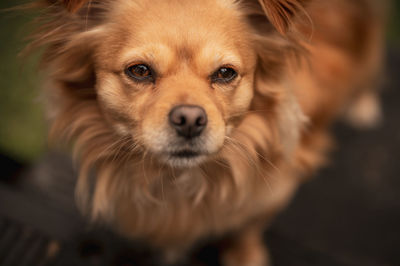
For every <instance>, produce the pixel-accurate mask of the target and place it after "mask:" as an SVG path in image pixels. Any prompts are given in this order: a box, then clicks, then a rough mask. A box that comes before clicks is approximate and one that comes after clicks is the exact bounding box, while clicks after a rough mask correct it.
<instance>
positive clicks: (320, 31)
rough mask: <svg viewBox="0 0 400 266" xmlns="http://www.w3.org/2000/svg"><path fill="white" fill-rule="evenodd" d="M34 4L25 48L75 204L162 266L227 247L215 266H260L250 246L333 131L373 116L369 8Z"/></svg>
mask: <svg viewBox="0 0 400 266" xmlns="http://www.w3.org/2000/svg"><path fill="white" fill-rule="evenodd" d="M41 3H42V4H44V5H45V7H46V8H45V9H44V12H43V16H42V22H43V23H42V26H41V27H40V29H39V33H38V34H37V35H36V36H35V40H34V42H33V45H34V46H45V47H46V50H45V53H44V55H43V60H44V62H45V63H46V65H45V66H46V73H48V77H49V79H48V86H47V89H46V91H45V95H46V96H48V102H49V108H48V110H49V114H50V116H51V119H52V121H53V127H52V136H55V137H57V139H63V140H64V141H68V142H72V143H73V145H74V153H75V155H76V156H77V157H78V158H79V160H80V162H81V172H80V176H79V179H78V186H77V196H78V199H79V202H80V204H81V205H82V207H83V208H84V209H85V210H86V211H88V212H90V214H91V217H93V219H96V220H98V219H100V220H105V221H108V222H110V223H111V224H113V225H114V226H115V228H117V230H118V231H119V232H121V233H122V234H124V235H126V236H129V237H132V238H138V239H143V240H145V241H147V242H149V243H150V244H152V245H153V246H155V247H158V248H161V249H162V250H164V251H165V254H166V257H167V258H169V259H170V260H173V259H177V258H179V256H181V255H182V254H183V253H184V252H185V251H187V250H188V249H189V248H190V246H191V245H192V244H194V243H195V242H196V241H198V240H200V239H202V238H205V237H210V236H223V235H224V234H227V233H229V234H230V235H234V236H235V237H233V239H232V241H231V242H230V245H229V246H227V247H226V249H225V251H224V253H223V262H224V265H228V266H231V265H241V266H246V265H254V266H262V265H267V264H268V258H267V253H266V252H265V250H264V247H263V244H262V239H261V232H262V230H263V229H264V227H265V225H266V224H267V223H268V222H269V221H270V220H271V219H272V218H273V217H274V215H275V214H276V213H277V212H278V211H279V210H281V209H282V208H283V207H284V206H285V205H286V204H287V202H288V201H289V199H290V197H291V195H292V194H293V192H294V190H295V189H296V188H297V186H298V185H299V183H300V182H301V181H302V180H303V179H304V178H305V177H306V176H308V175H310V174H311V173H312V172H313V171H314V170H315V169H316V168H317V167H319V166H321V164H322V163H323V162H324V160H325V157H324V155H325V153H326V152H327V149H328V148H329V145H330V136H329V133H328V129H329V126H330V124H331V123H332V121H333V119H334V118H336V117H338V116H339V115H340V114H342V113H348V114H349V117H350V118H351V119H352V120H353V121H356V122H358V123H359V124H371V123H373V122H374V121H376V119H377V118H378V115H379V105H378V102H377V100H376V97H375V91H374V87H375V84H376V81H377V80H378V77H379V71H380V67H381V46H382V44H381V39H382V38H381V23H380V18H379V14H378V12H376V10H377V7H376V6H373V3H372V1H368V0H352V1H348V0H330V1H317V0H315V1H313V0H259V1H257V0H241V1H237V0H201V1H187V0H153V1H146V0H113V1H111V0H94V1H88V0H63V1H62V0H51V1H50V0H48V1H44V2H41ZM90 173H93V174H90ZM91 177H94V178H91Z"/></svg>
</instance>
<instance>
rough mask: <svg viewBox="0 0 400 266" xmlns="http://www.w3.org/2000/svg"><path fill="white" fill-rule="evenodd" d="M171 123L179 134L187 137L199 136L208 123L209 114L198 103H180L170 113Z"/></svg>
mask: <svg viewBox="0 0 400 266" xmlns="http://www.w3.org/2000/svg"><path fill="white" fill-rule="evenodd" d="M169 123H170V124H171V126H172V127H173V128H175V130H176V132H177V133H178V135H179V136H182V137H184V138H187V139H191V138H194V137H197V136H199V135H200V134H201V132H202V131H203V129H204V128H205V127H206V125H207V114H206V112H205V111H204V109H203V108H201V107H200V106H196V105H178V106H176V107H174V108H173V109H172V110H171V112H170V113H169Z"/></svg>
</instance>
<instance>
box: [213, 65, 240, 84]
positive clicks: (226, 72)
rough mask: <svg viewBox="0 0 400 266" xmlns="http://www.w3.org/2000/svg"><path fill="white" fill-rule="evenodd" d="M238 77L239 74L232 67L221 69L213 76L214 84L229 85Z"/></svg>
mask: <svg viewBox="0 0 400 266" xmlns="http://www.w3.org/2000/svg"><path fill="white" fill-rule="evenodd" d="M236 77H237V72H236V71H235V70H234V69H233V68H231V67H221V68H220V69H218V70H217V71H215V72H214V74H212V76H211V81H212V82H221V83H228V82H231V81H232V80H234V79H235V78H236Z"/></svg>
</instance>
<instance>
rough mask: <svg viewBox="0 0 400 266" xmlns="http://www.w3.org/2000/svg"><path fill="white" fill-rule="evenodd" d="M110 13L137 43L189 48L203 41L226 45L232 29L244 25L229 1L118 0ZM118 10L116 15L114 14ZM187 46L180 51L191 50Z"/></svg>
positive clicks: (233, 38) (230, 38)
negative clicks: (218, 42)
mask: <svg viewBox="0 0 400 266" xmlns="http://www.w3.org/2000/svg"><path fill="white" fill-rule="evenodd" d="M119 3H120V5H117V6H118V7H117V8H116V9H115V10H114V14H113V15H112V16H111V17H113V18H117V19H118V22H117V23H116V25H119V26H120V27H123V30H124V31H125V36H126V37H127V38H128V41H129V40H132V41H135V42H136V43H140V42H142V43H151V42H158V43H164V44H168V43H170V44H173V45H177V44H181V43H185V42H186V43H189V46H190V47H191V49H196V46H198V45H201V44H203V43H204V41H209V40H213V39H219V40H222V41H224V42H225V44H224V45H229V42H232V41H236V38H235V37H234V36H235V35H236V36H237V35H238V34H235V31H236V32H237V31H239V30H241V29H242V28H243V22H242V20H241V17H240V13H239V12H238V11H237V10H236V5H235V4H234V2H233V1H231V0H217V1H216V0H202V1H187V0H153V1H143V0H134V1H132V0H131V1H127V0H120V1H119ZM115 13H117V14H115ZM187 47H188V46H187V45H186V46H185V45H181V47H179V49H180V52H181V53H182V54H188V53H190V52H191V51H190V49H188V48H187Z"/></svg>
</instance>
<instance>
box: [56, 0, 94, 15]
mask: <svg viewBox="0 0 400 266" xmlns="http://www.w3.org/2000/svg"><path fill="white" fill-rule="evenodd" d="M61 2H62V3H63V5H64V6H65V8H66V9H67V11H68V12H70V13H75V12H76V11H78V10H79V9H80V8H81V7H82V6H83V5H84V4H86V3H87V2H89V0H61Z"/></svg>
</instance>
